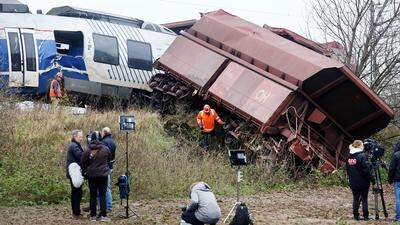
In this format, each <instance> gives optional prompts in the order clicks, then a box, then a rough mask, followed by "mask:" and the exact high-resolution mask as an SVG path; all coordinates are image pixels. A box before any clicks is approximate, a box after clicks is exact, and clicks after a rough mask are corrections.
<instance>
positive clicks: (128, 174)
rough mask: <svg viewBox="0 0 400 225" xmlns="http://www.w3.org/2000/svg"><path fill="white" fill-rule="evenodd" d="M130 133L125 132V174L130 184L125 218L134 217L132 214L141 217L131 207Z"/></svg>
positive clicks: (127, 192)
mask: <svg viewBox="0 0 400 225" xmlns="http://www.w3.org/2000/svg"><path fill="white" fill-rule="evenodd" d="M128 133H129V132H125V142H126V145H125V159H126V170H125V175H126V176H127V179H128V184H127V191H126V202H125V203H126V204H125V206H124V208H125V215H124V216H121V217H123V218H125V219H128V218H130V217H132V216H135V217H139V216H138V215H137V214H136V212H135V211H133V209H131V208H129V192H130V188H129V186H130V180H131V174H130V172H129V153H128ZM121 205H122V199H121ZM129 212H131V213H132V215H129Z"/></svg>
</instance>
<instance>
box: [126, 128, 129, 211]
mask: <svg viewBox="0 0 400 225" xmlns="http://www.w3.org/2000/svg"><path fill="white" fill-rule="evenodd" d="M125 137H126V139H125V141H126V146H125V158H126V175H127V178H128V180H127V182H128V187H129V186H130V184H129V180H130V177H129V176H130V174H129V164H128V156H129V154H128V132H126V136H125ZM129 192H130V190H129V189H128V190H127V193H126V206H125V216H126V218H129Z"/></svg>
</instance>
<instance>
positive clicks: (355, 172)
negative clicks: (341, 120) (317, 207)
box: [346, 140, 373, 220]
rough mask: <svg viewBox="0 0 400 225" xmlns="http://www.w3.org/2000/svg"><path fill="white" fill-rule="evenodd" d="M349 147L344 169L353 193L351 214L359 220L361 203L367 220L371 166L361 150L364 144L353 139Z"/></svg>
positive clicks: (371, 180) (371, 179)
mask: <svg viewBox="0 0 400 225" xmlns="http://www.w3.org/2000/svg"><path fill="white" fill-rule="evenodd" d="M349 149H350V154H349V157H348V158H347V162H346V169H347V174H348V176H349V181H350V188H351V191H352V193H353V216H354V219H355V220H360V214H359V212H358V208H359V207H360V203H362V211H363V218H364V220H369V213H368V191H369V186H370V183H371V182H373V178H372V174H371V167H370V165H369V163H368V158H367V156H366V155H365V153H364V152H363V150H364V144H363V142H362V141H360V140H355V141H354V142H353V144H351V145H350V146H349Z"/></svg>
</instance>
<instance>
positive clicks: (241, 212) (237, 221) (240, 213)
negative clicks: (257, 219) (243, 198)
mask: <svg viewBox="0 0 400 225" xmlns="http://www.w3.org/2000/svg"><path fill="white" fill-rule="evenodd" d="M250 224H253V221H251V218H250V212H249V209H248V208H247V206H246V204H245V203H240V205H238V206H237V207H236V212H235V216H234V217H233V219H232V222H231V223H230V224H229V225H250Z"/></svg>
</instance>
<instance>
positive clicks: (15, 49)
mask: <svg viewBox="0 0 400 225" xmlns="http://www.w3.org/2000/svg"><path fill="white" fill-rule="evenodd" d="M8 39H9V40H8V41H9V45H10V53H11V71H21V47H20V45H19V37H18V33H17V32H10V33H8Z"/></svg>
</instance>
